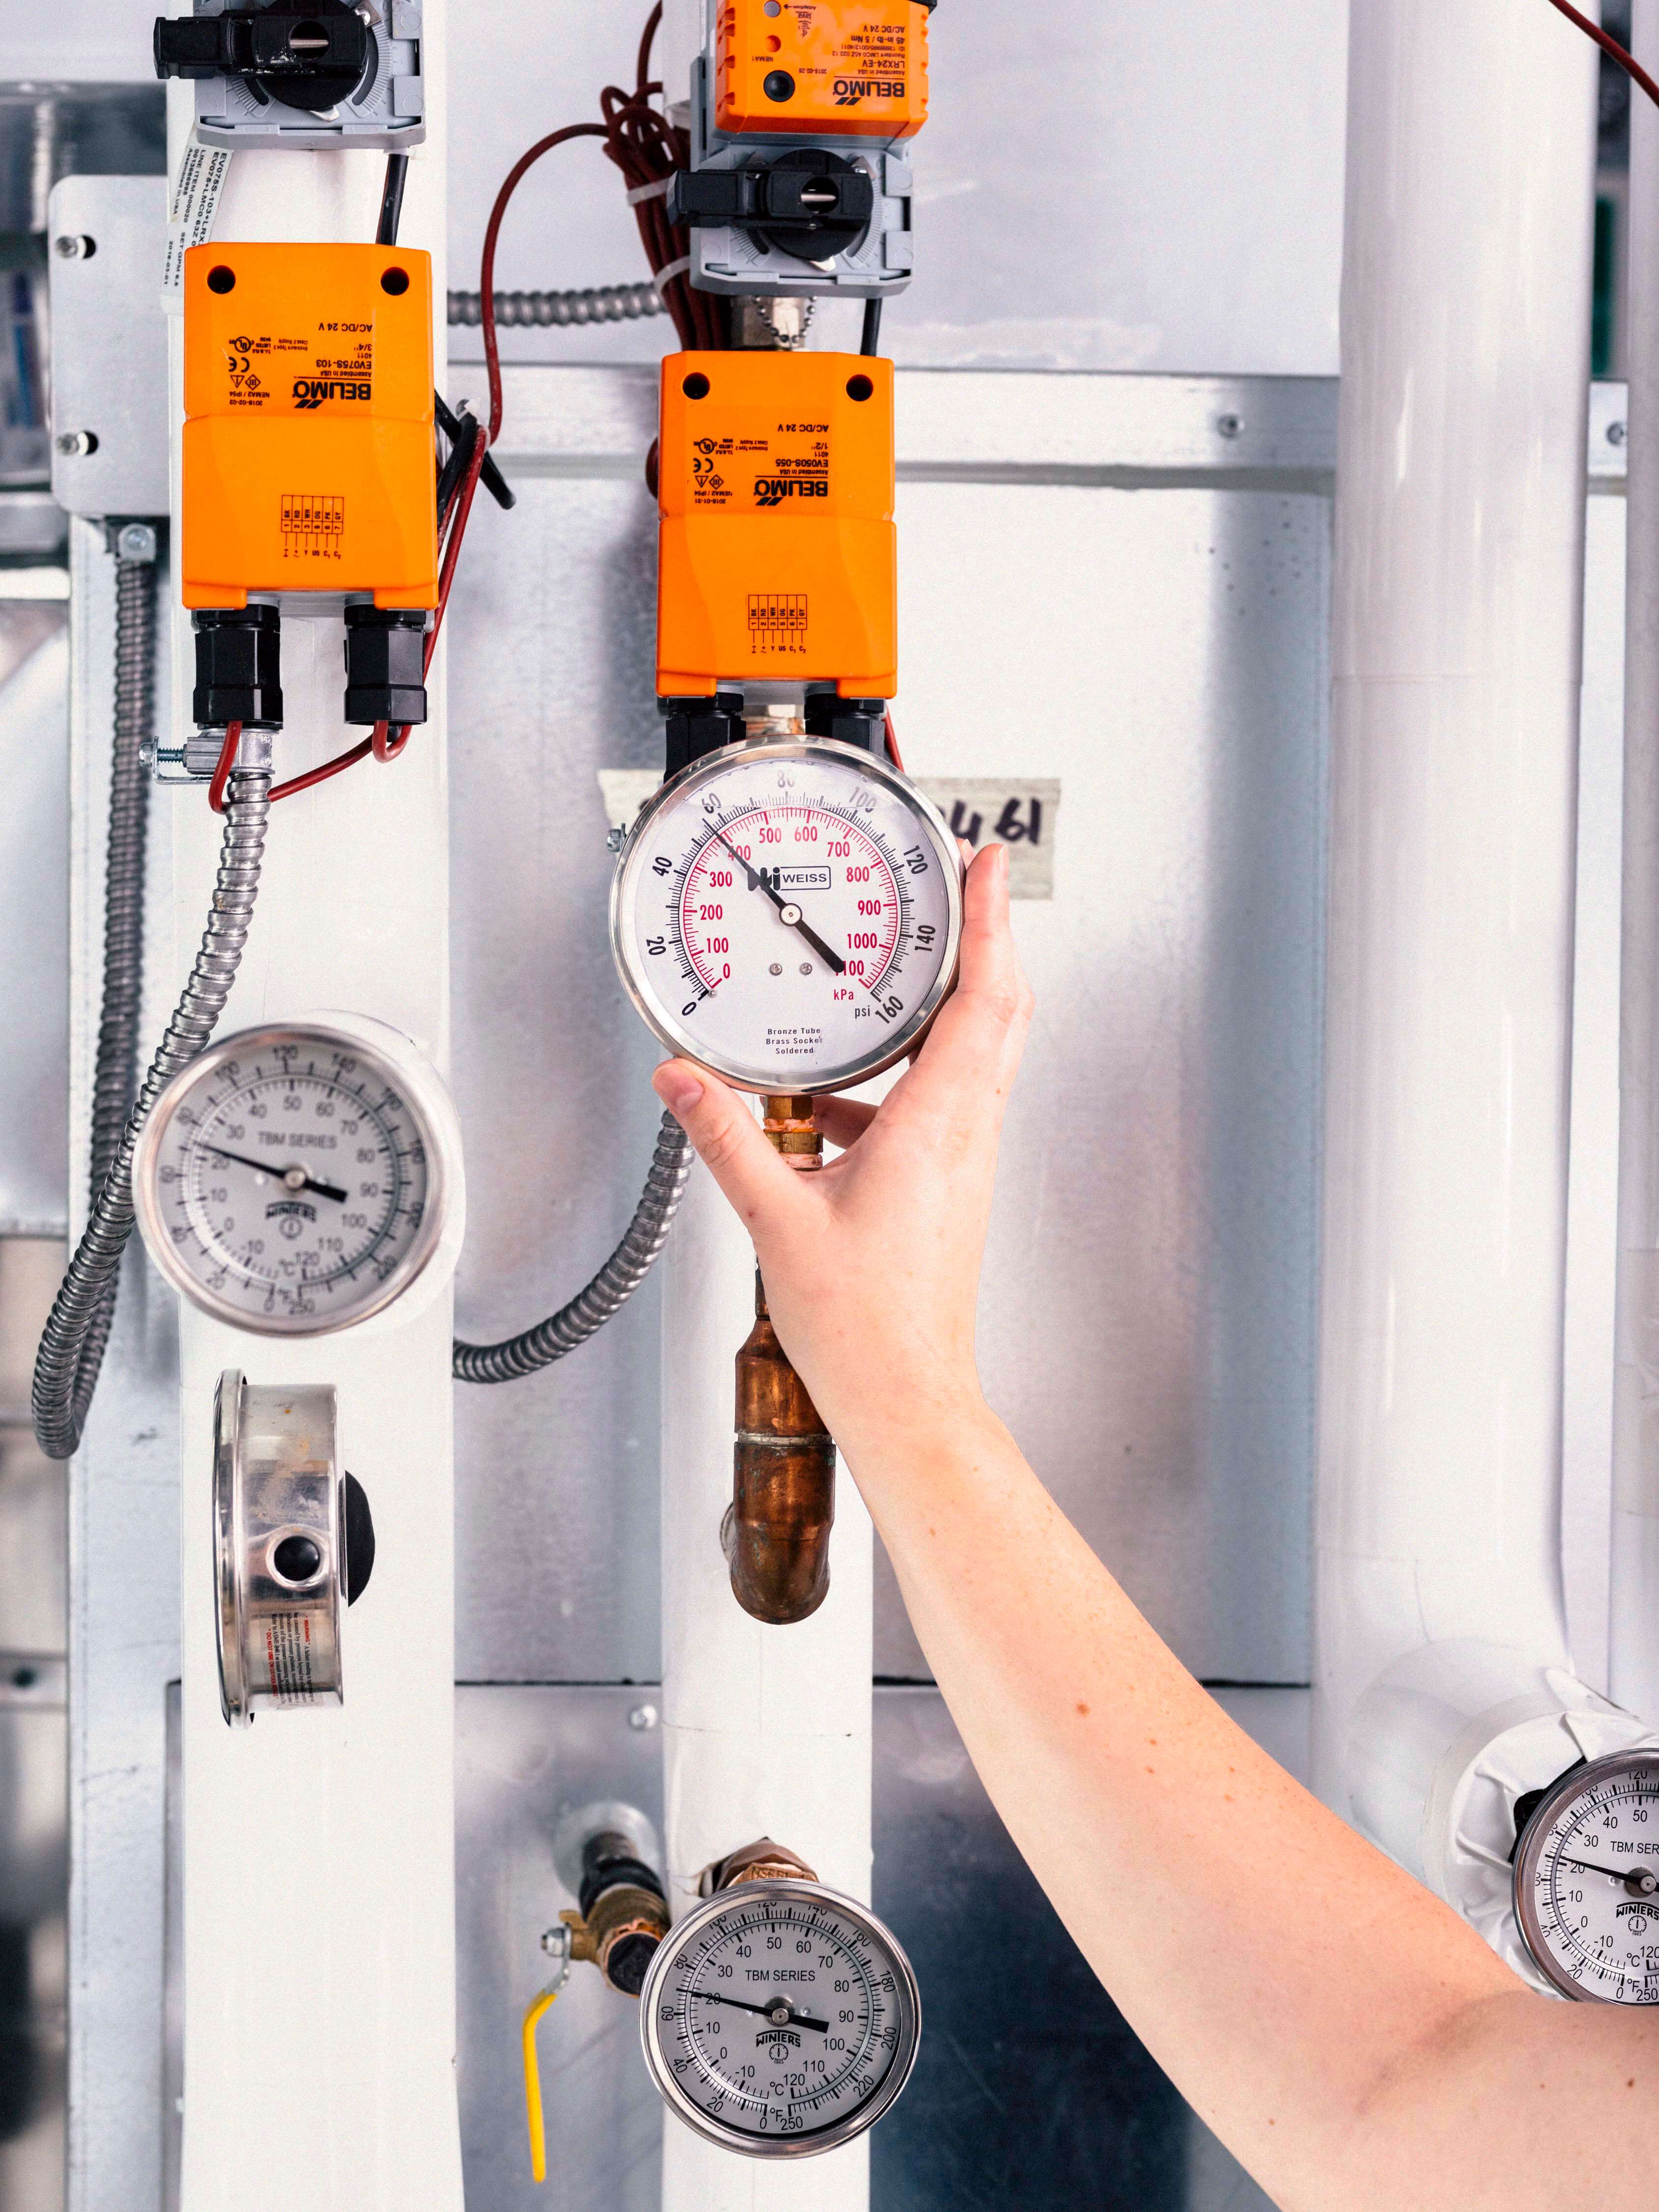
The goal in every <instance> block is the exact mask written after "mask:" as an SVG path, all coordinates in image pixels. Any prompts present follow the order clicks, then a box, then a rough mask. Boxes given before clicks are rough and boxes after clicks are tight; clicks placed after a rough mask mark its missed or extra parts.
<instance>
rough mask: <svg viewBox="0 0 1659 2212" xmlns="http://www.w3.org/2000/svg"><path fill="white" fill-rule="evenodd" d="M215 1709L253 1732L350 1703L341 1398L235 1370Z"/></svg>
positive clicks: (216, 1486)
mask: <svg viewBox="0 0 1659 2212" xmlns="http://www.w3.org/2000/svg"><path fill="white" fill-rule="evenodd" d="M213 1433H214V1452H213V1519H214V1527H213V1538H214V1541H213V1574H214V1596H215V1620H216V1626H217V1630H218V1643H219V1698H220V1703H221V1705H222V1708H223V1711H224V1716H225V1718H226V1720H227V1721H228V1723H230V1725H231V1726H232V1727H233V1728H246V1726H248V1724H249V1723H251V1722H252V1719H253V1717H254V1715H255V1714H256V1713H258V1712H260V1711H264V1710H265V1709H266V1708H267V1707H273V1706H274V1707H288V1706H296V1705H341V1704H343V1702H344V1681H343V1669H342V1666H341V1658H340V1613H341V1607H342V1603H343V1595H344V1590H343V1585H344V1581H345V1551H344V1541H343V1529H342V1526H341V1522H342V1513H341V1489H342V1485H341V1480H340V1471H339V1467H338V1463H337V1453H336V1446H335V1419H334V1391H333V1389H332V1388H331V1386H330V1385H328V1384H325V1383H313V1384H308V1385H305V1386H302V1387H300V1388H298V1389H275V1388H271V1387H270V1386H268V1385H263V1384H259V1383H249V1382H247V1381H246V1379H245V1378H244V1377H243V1376H241V1375H240V1373H239V1372H238V1370H236V1369H235V1368H234V1367H232V1368H228V1369H227V1370H225V1372H224V1374H223V1375H222V1376H221V1377H220V1380H219V1389H218V1395H217V1396H216V1400H215V1401H214V1417H213Z"/></svg>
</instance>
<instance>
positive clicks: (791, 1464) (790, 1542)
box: [720, 1274, 836, 1628]
mask: <svg viewBox="0 0 1659 2212" xmlns="http://www.w3.org/2000/svg"><path fill="white" fill-rule="evenodd" d="M755 1316H756V1319H755V1326H754V1328H753V1329H752V1330H751V1331H750V1336H749V1341H748V1342H747V1343H746V1344H745V1345H744V1347H743V1350H742V1351H741V1352H739V1353H738V1408H737V1412H738V1419H737V1429H738V1434H737V1441H736V1445H735V1448H734V1449H733V1452H732V1504H731V1506H730V1509H729V1510H728V1511H727V1513H726V1519H725V1521H724V1522H723V1523H722V1524H721V1528H720V1542H721V1545H722V1547H723V1548H724V1550H725V1553H726V1565H727V1566H728V1567H729V1568H730V1569H731V1571H732V1594H733V1595H734V1596H735V1597H736V1599H737V1601H738V1604H739V1605H740V1606H741V1607H743V1609H744V1612H745V1613H749V1614H750V1615H751V1616H752V1618H753V1619H755V1620H764V1621H767V1622H769V1623H770V1624H771V1625H772V1626H774V1627H780V1628H781V1627H787V1626H789V1625H790V1624H791V1623H792V1622H793V1621H797V1620H806V1619H807V1618H808V1617H809V1615H811V1614H812V1613H816V1612H817V1609H818V1607H820V1606H821V1605H822V1604H823V1601H824V1599H825V1597H826V1596H827V1595H829V1529H830V1526H831V1523H832V1522H834V1520H835V1517H836V1443H835V1439H834V1437H832V1436H831V1435H830V1434H829V1431H828V1430H827V1429H826V1428H825V1427H824V1425H823V1422H822V1420H820V1419H819V1418H818V1413H817V1407H815V1406H814V1405H813V1403H812V1401H811V1398H810V1397H809V1396H808V1395H807V1392H806V1385H805V1383H803V1382H802V1381H801V1379H800V1377H799V1375H797V1374H796V1372H795V1370H794V1369H793V1367H792V1366H791V1365H790V1364H789V1360H788V1357H787V1354H786V1352H784V1349H783V1346H781V1344H780V1343H779V1342H778V1338H777V1332H776V1330H775V1328H773V1326H772V1319H771V1316H770V1315H769V1313H768V1312H767V1310H766V1292H765V1289H764V1286H763V1284H762V1282H761V1279H760V1277H759V1275H758V1274H757V1276H756V1278H755Z"/></svg>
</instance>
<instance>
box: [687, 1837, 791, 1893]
mask: <svg viewBox="0 0 1659 2212" xmlns="http://www.w3.org/2000/svg"><path fill="white" fill-rule="evenodd" d="M745 1881H817V1873H816V1872H815V1870H814V1869H812V1868H811V1867H810V1866H808V1865H807V1863H806V1862H805V1859H803V1858H798V1857H796V1856H795V1854H794V1852H793V1851H791V1850H785V1848H784V1846H783V1845H782V1844H775V1843H774V1842H773V1841H772V1838H770V1836H763V1837H762V1838H760V1840H759V1842H758V1843H753V1844H744V1847H743V1849H742V1850H740V1851H732V1853H731V1854H730V1855H729V1857H726V1858H723V1859H716V1860H715V1861H714V1863H713V1865H712V1866H706V1867H705V1868H704V1869H703V1870H702V1873H701V1874H700V1875H698V1876H697V1895H698V1896H699V1897H713V1896H714V1895H715V1894H716V1893H717V1892H719V1891H720V1890H723V1889H736V1888H737V1887H738V1885H739V1884H740V1883H743V1882H745Z"/></svg>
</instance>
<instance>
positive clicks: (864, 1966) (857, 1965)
mask: <svg viewBox="0 0 1659 2212" xmlns="http://www.w3.org/2000/svg"><path fill="white" fill-rule="evenodd" d="M643 2003H644V2011H643V2015H642V2018H641V2027H642V2028H643V2030H644V2034H645V2041H646V2051H647V2059H648V2061H649V2063H650V2065H651V2070H652V2073H653V2076H654V2077H655V2079H656V2081H657V2082H658V2086H659V2087H660V2088H662V2090H663V2092H664V2093H665V2096H666V2097H667V2098H668V2100H669V2102H670V2104H671V2105H672V2106H674V2108H675V2109H676V2110H677V2111H678V2112H679V2114H680V2117H681V2118H683V2119H685V2120H687V2121H688V2122H689V2123H690V2124H691V2125H692V2126H693V2127H695V2128H697V2129H698V2130H699V2131H700V2132H702V2133H704V2134H708V2135H712V2136H714V2139H715V2140H716V2141H720V2142H728V2143H729V2144H731V2145H732V2147H733V2148H739V2149H744V2150H747V2151H750V2152H755V2153H758V2154H763V2155H765V2154H770V2155H781V2156H788V2155H791V2154H800V2153H803V2152H810V2151H817V2150H825V2149H829V2148H833V2146H834V2144H835V2143H836V2142H845V2141H846V2140H847V2139H848V2136H854V2135H857V2134H860V2133H861V2132H862V2131H863V2130H864V2129H865V2128H866V2127H868V2126H870V2125H871V2124H872V2122H873V2121H874V2120H875V2119H877V2118H879V2117H880V2115H881V2113H882V2112H885V2111H886V2110H887V2108H888V2106H890V2105H891V2104H892V2103H893V2101H894V2100H895V2099H896V2097H897V2095H898V2093H899V2091H900V2090H901V2089H902V2087H903V2086H904V2081H905V2079H906V2077H907V2076H908V2073H909V2070H910V2066H911V2063H912V2062H913V2060H914V2058H915V2050H916V2042H917V2036H918V2031H919V2027H920V2011H919V2005H918V2002H917V1998H916V1993H915V1977H914V1975H913V1974H912V1973H911V1971H910V1967H909V1963H908V1960H906V1959H905V1956H904V1954H903V1952H902V1950H901V1949H900V1948H899V1946H898V1944H897V1942H896V1941H895V1939H894V1938H893V1937H892V1936H890V1934H889V1933H888V1931H887V1930H886V1929H884V1928H883V1927H882V1925H881V1923H879V1922H878V1921H877V1920H876V1919H874V1918H873V1917H872V1916H871V1915H869V1914H868V1913H866V1912H865V1911H863V1910H862V1908H860V1907H859V1906H857V1905H854V1904H852V1903H851V1902H850V1900H848V1899H844V1898H842V1897H840V1896H838V1895H837V1894H836V1893H835V1892H834V1891H831V1890H825V1889H823V1888H820V1887H817V1885H815V1884H813V1883H810V1882H805V1881H801V1882H793V1881H763V1882H756V1883H753V1884H740V1885H739V1886H738V1887H737V1888H735V1889H733V1890H732V1891H731V1892H729V1893H726V1895H724V1896H722V1897H720V1898H717V1899H714V1904H713V1905H712V1907H711V1906H705V1907H703V1908H702V1911H699V1912H697V1913H695V1914H693V1915H692V1916H691V1917H690V1918H688V1919H687V1920H685V1921H684V1922H682V1923H681V1924H680V1926H679V1927H678V1928H676V1929H674V1930H673V1932H672V1933H671V1935H670V1936H669V1937H668V1938H667V1940H666V1941H665V1943H664V1944H663V1946H662V1948H661V1950H660V1952H659V1954H658V1957H657V1959H656V1960H654V1961H653V1967H652V1972H651V1976H650V1978H649V1980H648V1981H647V1985H646V1990H645V1995H644V2000H643Z"/></svg>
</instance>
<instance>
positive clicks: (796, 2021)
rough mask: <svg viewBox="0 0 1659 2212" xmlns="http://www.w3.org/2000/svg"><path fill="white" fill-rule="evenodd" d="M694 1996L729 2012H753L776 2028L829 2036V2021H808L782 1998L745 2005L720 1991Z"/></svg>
mask: <svg viewBox="0 0 1659 2212" xmlns="http://www.w3.org/2000/svg"><path fill="white" fill-rule="evenodd" d="M691 1994H692V1995H693V1996H699V1997H707V1998H708V2002H710V2004H719V2005H724V2006H725V2007H726V2009H727V2010H728V2011H729V2012H752V2013H754V2014H756V2015H758V2017H759V2018H760V2019H762V2020H769V2021H771V2022H772V2024H773V2026H774V2027H815V2028H817V2032H818V2033H819V2034H820V2035H828V2034H829V2021H827V2020H808V2018H807V2017H806V2015H805V2013H804V2012H796V2011H794V2010H793V2008H791V2007H790V2006H789V2005H787V2004H786V2003H785V2002H784V2001H783V1999H782V1998H781V1997H780V1998H779V1999H778V2002H776V2003H775V2004H769V2005H751V2004H744V2002H743V2000H742V1998H741V1997H726V1996H721V1995H720V1991H719V1990H693V1991H692V1993H691Z"/></svg>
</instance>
